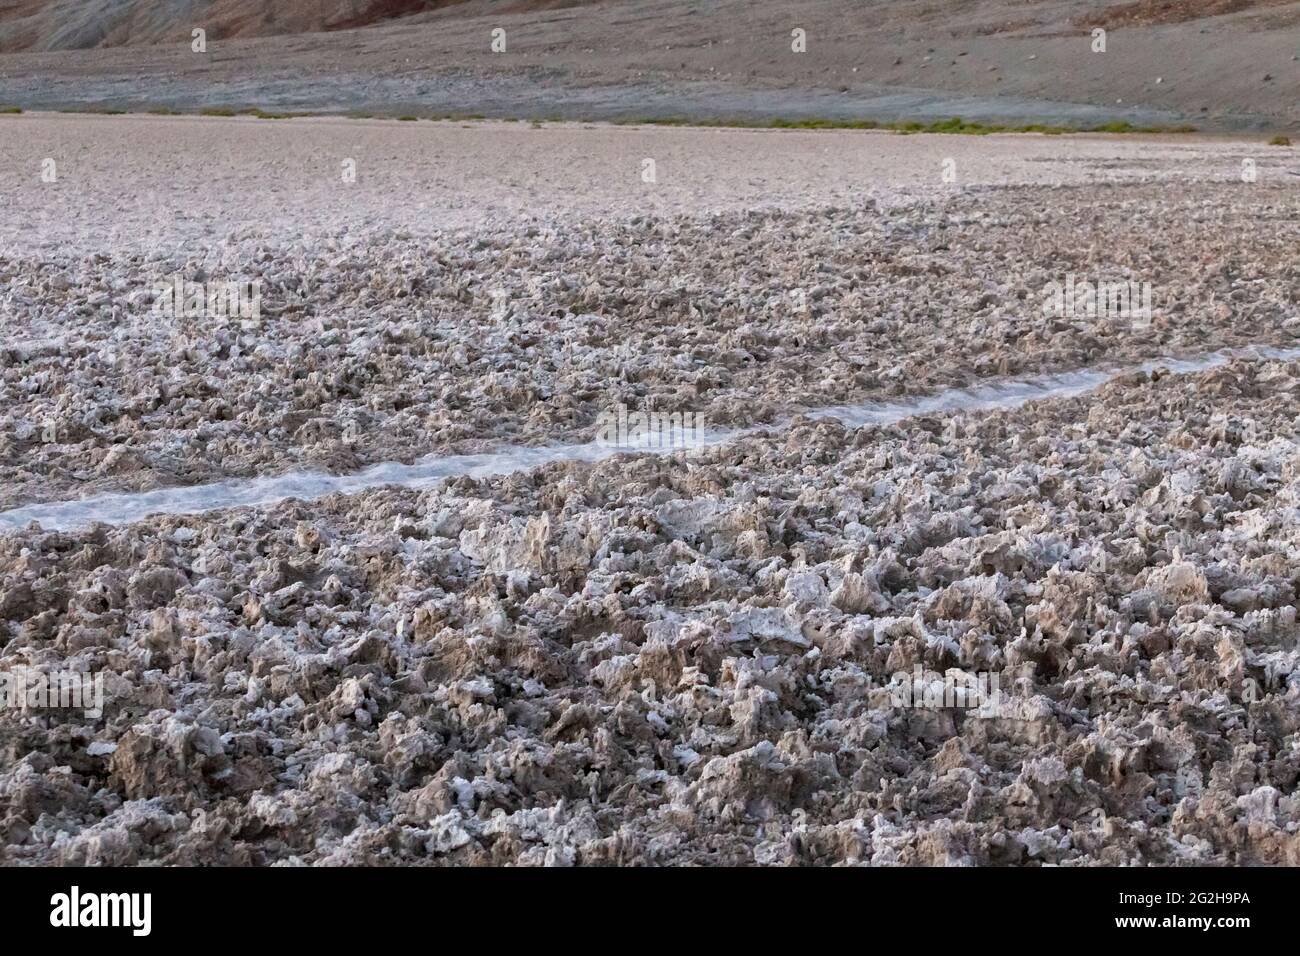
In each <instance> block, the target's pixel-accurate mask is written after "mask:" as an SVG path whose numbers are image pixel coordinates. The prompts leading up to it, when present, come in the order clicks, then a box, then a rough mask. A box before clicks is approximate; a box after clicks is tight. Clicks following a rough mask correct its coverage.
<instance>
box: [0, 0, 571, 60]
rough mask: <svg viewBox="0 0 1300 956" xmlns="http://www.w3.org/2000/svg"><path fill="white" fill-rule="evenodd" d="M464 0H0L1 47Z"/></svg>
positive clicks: (360, 15) (74, 46) (362, 15)
mask: <svg viewBox="0 0 1300 956" xmlns="http://www.w3.org/2000/svg"><path fill="white" fill-rule="evenodd" d="M576 2H582V0H576ZM462 5H465V0H279V2H276V3H267V2H265V0H0V52H4V53H15V52H22V51H52V50H84V49H91V48H94V47H112V46H134V45H144V44H152V43H168V42H180V41H183V40H188V39H189V38H190V36H191V31H193V30H194V29H195V28H196V27H202V28H203V29H204V30H206V31H207V35H208V37H209V38H212V39H231V38H235V37H257V36H276V35H281V34H289V33H315V32H322V31H330V30H345V29H355V28H358V27H367V26H371V25H373V24H376V23H383V22H386V21H389V20H394V19H397V18H399V17H405V16H411V15H414V14H420V13H428V12H430V11H436V10H440V9H443V8H446V7H454V6H462ZM573 5H575V0H518V2H511V3H495V4H492V5H491V6H492V7H493V8H494V9H495V10H497V11H500V12H503V13H517V12H527V11H530V10H544V9H549V8H553V7H560V6H573ZM474 6H480V7H481V6H482V4H474Z"/></svg>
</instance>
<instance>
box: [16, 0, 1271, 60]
mask: <svg viewBox="0 0 1300 956" xmlns="http://www.w3.org/2000/svg"><path fill="white" fill-rule="evenodd" d="M592 3H593V0H281V2H277V3H266V2H264V0H0V53H14V52H24V51H54V50H82V49H92V48H96V47H116V46H136V45H148V44H154V43H168V42H180V41H183V40H188V39H189V38H190V36H191V31H193V30H194V29H195V28H196V27H202V28H203V29H204V30H206V31H207V35H208V37H209V38H211V39H233V38H242V37H260V36H277V35H284V34H293V33H318V32H331V31H336V30H350V29H358V28H364V27H370V26H374V25H377V24H384V23H389V22H391V21H393V20H397V19H401V18H403V17H413V16H419V15H422V14H431V13H437V12H439V11H443V10H446V9H447V8H452V7H457V8H463V9H461V10H458V11H457V12H456V16H457V17H458V18H471V19H472V18H474V17H478V16H483V15H510V14H520V13H531V12H538V11H547V10H553V9H562V8H566V7H576V6H588V5H592ZM816 6H818V4H815V3H814V4H810V5H809V7H816ZM873 6H874V9H871V10H861V11H857V12H855V13H854V14H853V16H855V18H856V17H860V16H866V17H869V18H872V19H879V20H880V21H881V25H882V26H884V25H888V26H891V27H899V26H902V27H904V28H906V27H908V26H910V27H911V28H913V29H915V28H921V29H924V27H925V25H926V24H927V23H930V22H935V21H938V22H942V24H943V25H944V29H945V32H947V33H949V34H953V35H961V34H967V33H968V34H970V35H982V36H992V35H1000V34H1007V33H1014V32H1016V31H1019V30H1024V29H1027V28H1028V29H1033V28H1036V27H1038V28H1041V27H1045V26H1049V25H1051V24H1053V23H1056V22H1058V21H1061V20H1062V19H1063V16H1062V14H1064V17H1067V18H1070V17H1071V14H1073V16H1072V18H1071V19H1072V22H1073V23H1074V24H1076V25H1081V24H1083V25H1089V26H1105V27H1108V28H1113V27H1123V26H1143V25H1154V24H1176V23H1187V22H1189V21H1194V20H1201V19H1204V18H1207V17H1218V16H1224V15H1228V14H1240V13H1258V14H1272V15H1273V16H1271V17H1270V20H1273V19H1276V17H1277V16H1278V15H1281V16H1283V17H1284V19H1286V20H1288V21H1289V20H1293V19H1294V17H1285V14H1286V11H1284V10H1279V9H1275V8H1285V7H1292V8H1294V7H1295V0H1121V2H1116V3H1107V2H1092V3H1087V4H1077V5H1074V9H1073V10H1070V11H1064V10H1063V9H1062V8H1061V5H1060V4H1059V3H1057V2H1054V0H1030V2H1028V3H1017V4H1012V5H1008V4H1007V3H1005V0H964V2H962V3H960V4H959V6H960V7H961V8H962V11H961V13H962V17H963V20H964V22H965V23H966V24H967V26H968V29H967V30H963V29H962V28H961V26H960V25H956V26H954V24H953V21H952V18H951V16H950V15H951V13H952V10H953V8H952V6H950V5H948V4H942V5H939V6H935V5H933V4H931V3H927V2H918V0H891V2H889V3H886V4H883V5H873ZM1080 7H1086V9H1082V10H1081V9H1079V8H1080ZM695 12H696V13H704V14H708V13H709V12H710V11H709V10H707V9H705V10H698V9H697V10H696V11H695ZM809 12H810V10H808V9H804V10H801V11H799V14H798V16H806V15H807V14H808V13H809ZM843 12H844V11H841V13H843ZM791 15H792V16H794V13H793V12H792V14H791ZM1273 25H1275V26H1280V25H1282V23H1281V21H1279V22H1277V23H1274V24H1273Z"/></svg>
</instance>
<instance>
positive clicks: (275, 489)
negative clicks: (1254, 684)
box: [0, 347, 1300, 531]
mask: <svg viewBox="0 0 1300 956" xmlns="http://www.w3.org/2000/svg"><path fill="white" fill-rule="evenodd" d="M1238 358H1245V359H1257V360H1270V359H1272V360H1281V361H1291V360H1293V359H1300V348H1291V349H1278V348H1267V347H1261V348H1253V349H1232V350H1223V351H1219V352H1212V353H1210V354H1209V355H1206V356H1202V357H1200V358H1195V359H1156V360H1152V361H1149V362H1144V363H1142V364H1141V365H1134V366H1127V367H1123V368H1118V369H1110V370H1089V371H1076V372H1065V373H1061V374H1056V375H1043V376H1035V377H1033V378H1027V379H1020V380H1013V381H1004V382H997V383H992V384H989V385H980V386H976V387H974V388H959V389H949V390H946V391H943V392H939V393H937V394H934V395H928V396H922V397H920V398H915V399H909V400H908V401H904V402H868V403H864V404H860V405H836V406H829V407H826V408H820V409H816V410H813V411H810V412H808V413H807V415H808V417H810V418H836V419H839V420H840V421H841V422H843V423H844V424H845V425H847V426H850V427H859V426H862V425H868V424H874V425H887V424H891V423H893V422H898V421H901V420H903V419H905V418H910V417H912V416H915V415H925V414H930V413H934V412H954V411H984V410H989V409H994V408H1014V407H1016V406H1018V405H1023V404H1024V403H1026V402H1030V401H1034V400H1035V399H1044V398H1072V397H1074V396H1076V395H1081V394H1083V393H1084V392H1088V391H1091V390H1092V389H1095V388H1097V387H1099V386H1101V385H1104V384H1105V383H1106V382H1109V381H1111V380H1112V379H1115V378H1118V377H1120V376H1123V375H1130V374H1133V373H1134V372H1142V371H1146V372H1149V371H1153V370H1155V369H1157V368H1164V369H1168V370H1169V371H1171V372H1175V373H1189V372H1200V371H1204V370H1206V369H1210V368H1215V367H1216V366H1220V365H1224V364H1226V363H1228V362H1230V361H1232V360H1233V359H1238ZM770 427H771V426H760V427H756V428H745V429H728V430H717V431H710V432H705V433H704V435H703V437H699V436H698V435H696V434H695V433H694V432H690V431H688V432H683V433H680V434H676V433H674V434H672V435H670V436H668V438H669V440H668V441H667V442H666V444H667V445H668V446H669V447H668V448H666V449H664V448H663V447H662V446H661V445H651V444H650V443H648V442H647V443H643V444H642V445H640V446H633V447H628V446H626V445H612V444H606V443H604V442H599V441H594V442H587V443H585V444H576V445H556V446H551V447H546V448H532V447H526V446H509V447H506V448H503V449H502V450H500V451H497V452H492V453H489V454H481V455H453V456H440V455H428V456H425V457H424V458H421V459H419V460H418V461H415V462H413V463H412V464H409V465H404V464H400V463H396V462H385V463H383V464H379V465H374V466H372V467H370V468H367V469H365V470H363V471H359V472H356V473H355V474H351V475H329V474H324V473H321V472H290V473H288V474H284V475H277V476H271V477H266V478H254V479H241V480H238V481H228V482H227V481H222V482H216V483H213V484H207V485H190V486H186V487H179V488H160V489H155V490H152V491H143V492H135V493H131V494H103V495H94V496H91V497H88V498H81V499H77V500H74V501H62V502H50V503H43V504H31V505H24V506H23V507H20V508H14V509H12V510H9V511H5V512H0V531H4V530H19V529H22V528H24V527H26V526H27V525H28V524H29V523H31V522H33V521H37V522H40V525H41V527H42V528H44V529H46V530H49V531H69V530H73V529H76V528H82V527H86V526H89V525H91V524H93V523H95V522H101V523H104V524H110V525H123V524H130V523H131V522H134V521H139V520H142V519H144V518H146V517H149V516H150V515H156V514H168V515H187V514H201V513H203V512H209V511H218V510H221V509H224V508H235V507H240V506H247V505H253V506H259V505H271V504H275V503H276V502H279V501H284V500H286V499H290V498H298V499H303V500H311V499H315V498H322V497H324V496H326V495H330V494H351V493H356V492H360V491H365V490H366V489H369V488H378V487H383V486H400V487H403V488H417V489H418V488H428V487H431V486H433V485H436V484H437V483H438V482H440V481H442V480H443V479H445V478H452V477H457V476H460V475H468V476H470V477H473V478H485V477H491V476H494V475H505V474H510V473H512V472H516V471H524V470H528V469H532V468H536V467H538V466H540V465H545V464H549V463H551V462H557V461H559V462H569V461H588V462H590V461H599V460H600V459H602V458H608V457H611V456H613V455H616V454H620V453H627V452H637V451H644V452H660V453H664V454H672V453H676V452H681V451H690V450H692V449H697V448H703V447H708V446H712V445H720V444H724V443H726V442H728V441H732V440H734V439H736V438H738V437H741V436H743V435H746V434H752V433H753V432H756V431H759V430H762V429H765V428H770ZM659 440H660V441H662V439H659Z"/></svg>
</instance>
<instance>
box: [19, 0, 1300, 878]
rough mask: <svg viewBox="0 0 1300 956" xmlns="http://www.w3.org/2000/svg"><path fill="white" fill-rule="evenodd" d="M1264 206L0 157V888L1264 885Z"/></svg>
mask: <svg viewBox="0 0 1300 956" xmlns="http://www.w3.org/2000/svg"><path fill="white" fill-rule="evenodd" d="M1272 9H1273V8H1272V7H1270V10H1272ZM1286 9H1288V8H1287V7H1286V5H1281V6H1279V7H1277V10H1283V11H1285V10H1286ZM562 12H563V11H562ZM1273 12H1276V11H1273ZM563 13H564V15H570V13H568V12H563ZM530 15H531V14H530ZM555 15H556V16H559V15H560V14H555ZM1260 15H1264V13H1263V12H1262V11H1261V12H1260ZM434 22H436V21H434ZM338 35H339V36H343V35H344V34H343V33H339V34H338ZM244 42H249V43H254V42H263V41H260V40H248V41H244ZM266 42H269V40H268V41H266ZM148 49H150V50H157V49H160V48H152V47H151V48H148ZM94 52H95V54H96V55H97V56H98V55H104V56H112V55H116V52H115V51H114V50H113V49H106V50H102V51H99V50H97V51H94ZM28 55H29V54H21V56H28ZM5 68H6V69H10V68H9V67H8V65H7V63H6V66H5ZM51 159H52V160H54V171H55V178H54V179H53V180H49V181H47V180H48V177H47V178H46V180H43V178H42V175H43V173H44V172H46V170H47V169H48V168H49V167H47V166H46V165H45V161H46V160H51ZM647 161H651V164H650V165H649V166H647ZM349 164H350V165H349ZM349 171H350V172H352V173H354V174H355V176H354V178H349V177H348V174H349ZM1297 173H1300V163H1298V162H1297V160H1296V158H1295V153H1294V151H1293V149H1291V148H1287V147H1282V146H1270V145H1268V144H1267V143H1266V142H1265V141H1264V139H1263V138H1262V137H1258V136H1256V137H1253V138H1225V137H1222V136H1206V135H1180V136H1142V135H1123V136H1106V135H1069V136H1043V135H992V136H980V137H972V136H943V135H914V136H904V135H897V134H894V133H889V132H884V131H860V130H755V129H699V128H676V127H660V126H639V125H604V124H598V123H549V122H548V123H544V124H531V123H507V122H495V121H483V122H479V121H475V122H432V121H416V122H400V121H390V120H379V119H367V120H358V119H346V118H341V117H339V118H327V117H319V118H295V119H286V120H281V121H275V122H272V121H267V120H258V119H253V118H219V117H170V116H84V115H65V114H53V113H41V112H27V113H23V114H21V115H8V116H0V195H3V197H4V201H5V203H6V215H5V217H4V218H3V220H0V323H3V325H2V331H3V340H2V341H0V442H2V443H3V444H2V445H0V670H3V671H5V672H7V673H15V672H19V671H24V672H27V671H31V672H44V673H51V672H58V671H65V670H73V671H79V672H85V673H98V674H102V675H104V704H103V712H102V714H101V715H99V716H96V717H91V716H87V715H83V714H79V713H70V712H69V711H67V710H60V711H43V710H26V709H22V708H18V709H15V708H6V709H0V836H2V837H3V839H2V840H0V862H4V863H10V864H26V863H90V864H138V863H204V864H213V863H221V864H326V865H329V864H357V863H371V864H389V863H399V862H405V863H417V862H418V863H437V864H457V863H461V864H479V863H499V864H522V865H573V864H580V865H590V864H604V863H646V864H667V863H690V864H761V865H778V864H780V865H798V864H811V863H818V864H880V865H885V864H900V863H901V864H966V865H969V864H977V865H1004V864H1049V863H1050V864H1061V865H1071V866H1080V865H1095V864H1121V863H1133V864H1143V863H1160V864H1198V863H1241V864H1297V863H1300V832H1298V830H1297V820H1300V806H1297V798H1296V797H1295V795H1294V791H1295V788H1296V783H1297V780H1298V779H1300V747H1298V746H1297V745H1298V743H1300V709H1298V705H1300V699H1298V695H1300V678H1297V677H1296V676H1295V675H1296V674H1297V673H1298V671H1297V667H1300V656H1298V655H1300V650H1298V649H1297V648H1298V644H1297V640H1298V638H1300V630H1298V629H1297V622H1296V614H1295V601H1296V588H1297V580H1298V579H1297V573H1296V569H1295V560H1294V555H1295V552H1296V549H1297V547H1300V540H1297V532H1296V520H1295V517H1296V513H1297V508H1300V499H1298V497H1297V496H1298V495H1300V445H1298V444H1297V442H1298V441H1300V438H1298V437H1297V427H1296V424H1297V418H1298V416H1300V404H1298V399H1297V395H1298V394H1300V361H1297V357H1300V353H1298V352H1296V349H1297V347H1300V337H1298V336H1297V332H1300V306H1298V304H1297V302H1298V295H1297V293H1298V292H1300V259H1297V256H1296V252H1295V250H1296V248H1297V240H1300V176H1298V175H1297ZM175 276H183V277H184V278H185V279H186V280H189V281H194V282H200V283H219V282H257V283H259V284H260V288H261V290H262V291H261V300H260V304H261V307H260V314H258V315H256V316H250V317H228V318H224V319H214V318H212V317H211V316H203V317H198V318H193V317H184V316H167V315H160V314H159V313H158V311H157V307H156V299H157V293H156V289H157V287H158V283H159V282H161V281H165V280H167V279H169V278H170V277H175ZM1070 276H1077V277H1079V279H1080V280H1081V281H1082V280H1084V279H1087V280H1091V281H1097V280H1111V279H1116V280H1118V279H1121V278H1122V279H1125V280H1134V281H1140V282H1145V283H1149V284H1150V287H1151V290H1152V292H1153V296H1152V298H1153V300H1154V302H1153V308H1152V310H1151V314H1150V315H1149V316H1145V317H1144V316H1134V315H1088V314H1070V313H1067V314H1051V313H1050V312H1047V311H1045V310H1044V308H1043V305H1044V300H1045V292H1044V290H1045V289H1047V288H1048V287H1050V285H1051V284H1052V283H1062V282H1065V281H1066V280H1067V277H1070ZM990 396H991V397H992V398H991V399H990ZM985 399H989V400H988V401H984V400H985ZM620 407H621V408H624V409H631V410H634V411H643V412H647V413H649V412H654V413H662V414H672V413H681V414H690V415H697V416H699V417H700V419H702V420H704V421H706V422H707V423H708V426H709V427H710V429H711V432H710V436H711V437H710V439H709V440H708V441H707V442H704V443H702V445H701V447H693V448H690V449H682V450H672V449H670V450H668V451H667V452H659V453H654V452H641V451H637V450H635V449H628V448H625V447H614V448H609V449H605V450H604V451H603V452H602V453H600V454H599V455H590V454H586V451H571V450H573V449H578V450H589V449H591V447H592V444H591V443H592V442H593V441H594V440H595V438H596V437H597V432H598V431H599V429H600V427H601V422H602V420H603V419H602V415H608V414H609V413H610V412H611V410H614V409H617V408H620ZM557 450H558V451H557ZM489 459H490V460H491V461H492V462H496V463H500V462H502V461H504V462H506V463H509V462H514V463H515V466H513V467H497V466H496V465H494V466H493V467H491V468H488V467H486V465H485V462H487V461H488V460H489ZM439 463H442V465H444V466H447V467H444V468H443V469H442V470H438V467H437V466H438V465H439ZM448 463H451V464H450V465H448ZM422 467H423V468H425V469H426V471H425V473H423V477H422V478H421V479H420V480H418V481H416V480H411V481H405V480H404V479H403V478H402V476H405V475H409V474H413V472H411V471H404V470H403V469H404V468H414V469H416V470H418V469H419V468H422ZM430 469H431V470H430ZM357 475H373V476H375V477H374V478H373V480H369V479H368V480H367V481H365V482H360V483H357V484H355V485H350V486H345V487H343V490H342V491H334V492H332V493H326V494H323V495H322V494H319V493H318V491H317V490H316V489H319V488H321V487H324V488H326V489H327V490H328V489H329V488H333V487H336V486H335V485H331V484H330V482H331V481H334V480H335V479H338V480H340V481H343V480H345V479H347V478H348V476H357ZM430 475H432V477H430ZM322 483H323V484H322ZM249 488H253V489H257V493H258V495H260V497H258V498H257V500H256V501H254V502H253V503H244V504H239V503H237V502H238V500H239V498H238V494H239V493H240V491H241V489H243V490H247V489H249ZM182 492H183V494H182ZM142 496H143V497H142ZM169 496H174V497H169ZM232 496H233V497H232ZM133 502H134V503H137V504H138V503H140V502H144V504H145V505H146V506H147V507H145V508H143V509H140V508H137V509H135V510H132V503H133ZM177 502H183V504H177ZM232 502H233V503H232ZM150 508H155V509H156V510H157V511H158V512H159V513H155V514H148V513H147V511H148V510H149V509H150ZM142 512H143V513H142ZM119 514H121V515H124V516H125V517H123V518H121V519H118V518H116V516H117V515H119ZM989 674H992V675H996V677H997V678H998V680H999V681H1000V686H1001V696H1000V698H999V700H998V701H997V706H995V707H992V708H979V709H974V708H971V707H968V706H963V705H962V704H961V703H960V702H954V701H950V700H946V699H939V700H937V701H932V700H931V698H929V697H927V696H926V693H927V689H929V688H932V687H933V686H934V685H935V684H936V683H937V684H939V685H943V684H944V682H945V681H949V680H952V679H955V678H961V679H964V678H965V677H967V676H972V675H989ZM904 688H905V689H906V690H907V693H908V694H909V695H911V694H915V695H916V696H915V697H908V698H907V699H906V700H904V701H903V702H900V697H899V695H900V691H902V690H903V689H904ZM909 701H910V702H909Z"/></svg>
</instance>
